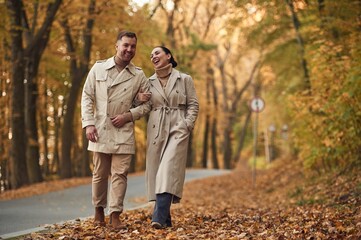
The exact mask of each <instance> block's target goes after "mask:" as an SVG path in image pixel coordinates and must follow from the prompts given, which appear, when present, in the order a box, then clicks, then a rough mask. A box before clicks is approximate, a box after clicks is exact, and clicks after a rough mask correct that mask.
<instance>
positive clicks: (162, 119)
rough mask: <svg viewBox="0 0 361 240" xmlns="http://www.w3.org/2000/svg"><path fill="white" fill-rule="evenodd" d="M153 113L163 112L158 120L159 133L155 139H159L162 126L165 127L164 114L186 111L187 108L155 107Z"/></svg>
mask: <svg viewBox="0 0 361 240" xmlns="http://www.w3.org/2000/svg"><path fill="white" fill-rule="evenodd" d="M152 110H153V111H161V115H160V117H159V119H158V132H157V134H156V136H155V138H154V139H156V138H158V136H159V132H160V126H161V125H163V124H162V123H163V121H164V113H166V114H167V113H169V111H174V110H183V111H184V110H186V107H185V106H178V107H168V106H160V107H155V108H153V109H152Z"/></svg>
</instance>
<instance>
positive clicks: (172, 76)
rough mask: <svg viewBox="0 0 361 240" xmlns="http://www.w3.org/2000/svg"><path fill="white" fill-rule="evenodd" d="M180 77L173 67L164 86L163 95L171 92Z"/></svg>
mask: <svg viewBox="0 0 361 240" xmlns="http://www.w3.org/2000/svg"><path fill="white" fill-rule="evenodd" d="M179 78H180V73H179V71H178V70H176V69H174V68H173V70H172V73H171V74H170V76H169V79H168V83H167V86H166V87H165V89H164V91H165V95H166V96H167V97H168V96H169V94H170V93H171V92H172V90H173V88H174V86H175V84H176V83H177V80H178V79H179Z"/></svg>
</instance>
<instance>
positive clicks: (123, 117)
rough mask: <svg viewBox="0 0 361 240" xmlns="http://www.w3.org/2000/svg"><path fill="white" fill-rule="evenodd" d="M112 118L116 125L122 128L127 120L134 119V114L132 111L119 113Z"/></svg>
mask: <svg viewBox="0 0 361 240" xmlns="http://www.w3.org/2000/svg"><path fill="white" fill-rule="evenodd" d="M110 120H111V121H112V124H113V126H114V127H117V128H121V127H123V126H124V124H126V123H127V122H131V121H132V114H131V113H130V112H127V113H123V114H119V115H116V116H114V117H111V118H110Z"/></svg>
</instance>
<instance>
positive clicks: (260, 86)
mask: <svg viewBox="0 0 361 240" xmlns="http://www.w3.org/2000/svg"><path fill="white" fill-rule="evenodd" d="M0 13H1V15H2V17H1V19H0V39H1V44H0V53H1V54H0V56H1V57H0V68H1V69H0V71H1V74H0V81H1V82H0V88H1V95H0V114H1V115H0V168H1V176H0V177H1V191H4V190H6V189H17V188H20V187H21V186H24V185H29V184H33V183H37V182H42V181H47V180H51V179H58V178H61V179H65V178H71V177H82V176H89V175H91V169H92V164H91V153H89V152H88V151H87V150H86V146H87V140H86V139H85V137H84V132H83V130H82V128H81V121H80V120H81V119H80V95H81V90H82V85H83V83H84V80H85V78H86V75H87V73H88V70H89V69H90V67H91V66H92V64H94V62H95V61H96V60H99V59H106V58H108V57H110V56H112V55H113V54H114V52H115V49H114V45H115V39H116V36H117V33H118V32H119V31H120V30H123V29H127V30H130V31H134V32H136V33H137V36H138V46H137V54H136V57H135V58H134V60H133V62H134V63H135V64H136V65H137V66H140V67H142V68H143V70H144V71H145V73H146V75H147V76H150V75H151V74H152V72H153V69H152V67H151V63H150V59H149V54H150V52H151V50H152V49H153V47H154V46H157V45H162V44H165V45H166V46H168V47H169V48H170V49H171V50H172V51H173V53H174V55H175V58H176V60H177V61H178V63H179V69H180V70H182V71H185V72H187V73H189V74H191V75H192V77H193V79H194V82H195V85H196V90H197V94H198V98H199V101H200V114H199V118H198V120H197V124H196V127H195V129H194V131H193V134H192V137H191V143H190V144H191V151H189V153H188V154H189V158H188V159H189V161H188V163H187V165H188V167H202V168H226V169H232V168H234V167H236V166H237V164H239V163H247V162H248V161H249V159H252V156H257V163H261V162H263V163H264V164H267V163H268V162H270V161H273V160H274V159H276V158H280V157H282V158H288V159H289V160H290V161H296V160H297V161H301V162H303V166H304V168H305V170H306V171H309V172H316V173H318V174H322V173H323V172H329V171H341V172H347V171H348V170H350V169H353V168H355V167H359V166H360V165H361V164H360V163H361V147H360V146H361V138H360V136H361V44H360V43H361V41H360V38H361V34H360V30H361V1H359V0H346V1H336V0H317V1H316V0H313V1H312V0H267V1H266V0H247V1H245V0H223V1H222V0H187V1H185V0H151V1H148V2H147V1H145V2H143V3H141V4H140V1H131V0H129V1H117V0H87V1H78V0H74V1H70V0H43V1H20V0H19V1H12V0H5V1H4V0H0ZM254 97H261V98H262V99H264V101H265V103H266V106H265V109H264V110H263V111H262V112H261V113H258V114H256V113H254V112H252V111H251V110H250V108H249V103H250V101H251V99H253V98H254ZM256 121H257V123H258V126H256V125H255V122H256ZM256 127H257V129H258V133H259V134H258V135H257V138H256V140H257V141H255V138H254V137H253V134H254V130H255V129H256ZM145 129H146V118H144V119H142V120H139V121H137V123H136V140H137V141H136V148H137V152H136V155H135V156H134V161H132V171H133V172H135V171H143V170H144V169H145V148H146V144H145V139H146V135H145V132H146V131H145ZM255 142H257V143H258V144H257V148H254V147H255Z"/></svg>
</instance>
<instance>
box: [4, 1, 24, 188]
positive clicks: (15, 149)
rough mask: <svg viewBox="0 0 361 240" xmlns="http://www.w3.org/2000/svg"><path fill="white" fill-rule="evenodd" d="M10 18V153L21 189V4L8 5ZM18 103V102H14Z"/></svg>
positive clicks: (12, 173) (13, 182)
mask: <svg viewBox="0 0 361 240" xmlns="http://www.w3.org/2000/svg"><path fill="white" fill-rule="evenodd" d="M6 6H7V8H8V10H9V16H10V35H11V62H12V65H11V66H12V69H11V70H12V94H11V97H12V99H13V101H12V104H11V130H12V131H11V135H12V139H11V140H12V142H11V151H10V185H11V188H18V187H21V186H23V185H24V184H27V183H28V181H29V179H28V172H27V168H26V155H25V152H26V141H25V139H26V138H25V132H24V129H25V113H24V105H25V98H24V89H25V88H24V49H23V47H22V42H23V38H22V28H21V8H22V4H21V2H20V1H10V0H9V1H6ZM15 99H16V101H15Z"/></svg>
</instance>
